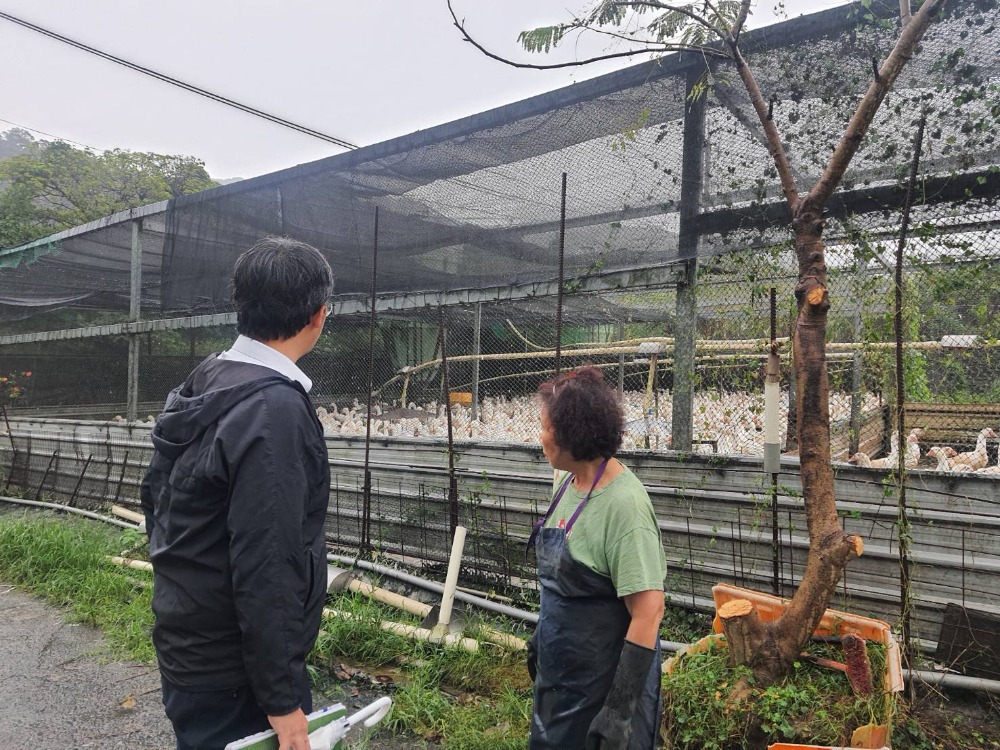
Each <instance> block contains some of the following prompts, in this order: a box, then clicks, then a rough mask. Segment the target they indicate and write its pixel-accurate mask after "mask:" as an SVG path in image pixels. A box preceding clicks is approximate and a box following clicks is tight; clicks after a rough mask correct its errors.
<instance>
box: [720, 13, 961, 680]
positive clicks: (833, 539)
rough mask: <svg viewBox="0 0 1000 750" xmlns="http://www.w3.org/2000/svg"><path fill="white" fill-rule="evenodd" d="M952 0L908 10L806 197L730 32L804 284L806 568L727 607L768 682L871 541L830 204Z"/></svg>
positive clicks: (800, 350)
mask: <svg viewBox="0 0 1000 750" xmlns="http://www.w3.org/2000/svg"><path fill="white" fill-rule="evenodd" d="M746 1H747V0H744V3H746ZM944 3H945V0H928V1H927V2H925V3H924V5H923V7H921V9H920V11H918V12H917V14H916V15H914V16H913V17H912V18H910V19H909V22H906V21H905V19H904V25H903V29H902V32H901V34H900V37H899V39H898V40H897V42H896V46H895V47H894V48H893V50H892V52H891V53H890V54H889V56H888V58H887V59H886V61H885V62H884V63H883V64H882V66H881V67H880V68H879V69H878V70H877V72H876V73H875V78H874V80H873V81H872V83H871V85H870V86H869V88H868V91H867V92H866V93H865V95H864V96H863V97H862V99H861V101H860V102H859V103H858V106H857V109H856V110H855V112H854V114H853V116H852V117H851V120H850V123H849V124H848V127H847V130H846V131H845V133H844V136H843V138H842V139H841V141H840V143H839V144H838V146H837V148H836V149H835V151H834V153H833V155H832V156H831V158H830V161H829V163H828V164H827V166H826V169H825V170H824V171H823V174H822V176H821V177H820V179H819V181H818V182H817V183H816V185H814V186H813V188H812V189H811V190H810V191H809V193H808V194H807V195H806V196H804V197H803V196H800V195H799V194H798V192H797V190H796V186H795V180H794V177H793V175H792V171H791V169H790V166H789V164H788V161H787V158H786V156H785V153H784V147H783V146H782V144H781V141H780V138H779V137H778V133H777V130H776V129H775V127H774V123H773V121H772V118H771V111H770V107H769V106H768V105H767V103H766V99H765V97H764V95H763V93H762V92H761V91H760V89H759V87H758V85H757V82H756V80H755V79H754V77H753V74H752V73H751V72H750V70H749V67H748V66H747V64H746V61H745V60H744V58H743V56H742V55H741V54H740V51H739V49H738V47H737V46H736V34H733V35H731V36H730V40H731V47H732V51H733V59H734V61H735V63H736V69H737V72H738V73H739V75H740V78H741V79H742V80H743V83H744V85H745V86H746V89H747V92H748V93H749V95H750V101H751V103H752V104H753V106H754V108H755V110H756V111H757V114H758V116H759V118H760V121H761V125H762V127H763V129H764V133H765V136H766V138H767V141H768V144H769V147H770V151H771V155H772V157H773V158H774V162H775V166H776V168H777V170H778V175H779V178H780V180H781V186H782V191H783V193H784V195H785V198H786V200H787V201H788V205H789V208H790V209H791V212H792V231H793V234H794V237H795V252H796V257H797V259H798V272H799V281H798V284H797V285H796V287H795V298H796V301H797V303H798V317H797V319H796V321H795V330H794V332H793V336H792V356H793V359H794V367H795V385H796V389H795V406H796V416H797V427H798V448H799V461H800V464H799V473H800V476H801V479H802V496H803V500H804V503H805V511H806V525H807V528H808V531H809V555H808V558H807V560H806V569H805V572H804V574H803V576H802V580H801V581H800V583H799V587H798V589H797V590H796V592H795V595H794V596H793V597H792V600H791V602H790V603H789V605H788V608H787V609H786V610H785V611H784V612H783V613H782V615H781V617H780V618H779V619H777V620H775V621H773V622H764V621H763V620H761V619H760V618H759V617H757V615H756V613H755V612H753V610H752V607H751V608H748V607H745V606H733V607H727V608H726V610H725V612H723V611H720V612H719V615H720V620H721V621H722V625H723V630H724V631H725V633H726V639H727V642H731V643H732V644H733V645H734V646H735V647H736V649H735V652H734V653H733V655H732V656H733V658H734V659H735V660H736V662H737V663H742V664H746V665H747V666H749V667H750V668H751V669H752V670H753V673H754V678H755V680H756V683H757V684H758V685H759V686H766V685H769V684H772V683H773V682H775V681H777V680H778V679H780V678H781V677H783V676H784V675H786V674H788V673H789V672H790V671H791V669H792V664H793V662H794V661H795V660H796V659H797V658H798V656H799V654H800V653H801V651H802V648H803V647H804V646H805V644H806V642H807V641H808V640H809V637H810V636H811V635H812V633H813V631H814V630H815V629H816V626H817V625H818V624H819V621H820V619H821V618H822V616H823V613H824V612H825V611H826V608H827V606H828V605H829V603H830V600H831V598H832V597H833V594H834V592H835V591H836V588H837V583H838V582H839V581H840V577H841V575H843V572H844V568H845V567H846V566H847V563H848V562H849V561H850V560H851V558H852V557H854V556H857V555H860V554H861V553H862V550H863V549H864V543H863V541H862V539H861V537H858V536H855V535H849V534H845V533H844V531H843V529H842V528H841V525H840V518H839V517H838V515H837V504H836V500H835V498H834V494H833V466H832V464H831V461H830V458H831V455H830V386H829V381H828V379H827V368H826V324H827V311H828V310H829V307H830V300H829V295H828V293H827V286H826V281H827V273H826V256H825V248H824V245H823V228H824V224H825V222H824V221H823V207H824V205H825V204H826V202H827V200H829V198H830V196H831V195H832V194H833V191H834V190H836V188H837V186H838V185H839V184H840V181H841V179H842V178H843V175H844V172H845V171H846V170H847V167H848V165H849V164H850V162H851V159H852V158H853V157H854V154H855V153H857V150H858V148H859V146H860V144H861V141H862V140H863V138H864V136H865V134H866V133H867V131H868V127H869V126H870V125H871V122H872V120H873V119H874V117H875V113H876V112H877V111H878V108H879V106H880V105H881V103H882V100H883V99H884V97H885V95H886V93H888V91H889V89H890V88H891V87H892V85H893V83H894V82H895V80H896V78H897V76H898V75H899V73H900V71H901V70H902V68H903V66H904V65H905V64H906V62H907V61H908V60H909V58H910V56H911V55H912V54H913V51H914V49H915V48H916V46H917V44H918V43H919V41H920V39H921V37H922V36H923V33H924V31H926V29H927V27H928V26H929V25H930V21H931V16H932V14H933V13H935V12H936V11H937V10H939V9H940V8H941V7H942V6H943V5H944ZM789 406H791V405H789ZM746 603H747V602H744V604H746Z"/></svg>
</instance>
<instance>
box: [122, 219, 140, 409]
mask: <svg viewBox="0 0 1000 750" xmlns="http://www.w3.org/2000/svg"><path fill="white" fill-rule="evenodd" d="M141 236H142V219H133V220H132V257H131V261H130V271H131V272H130V274H129V296H128V319H129V322H131V323H138V322H139V319H140V316H141V314H142V307H141V304H140V301H141V297H142V241H141ZM127 388H128V391H127V393H126V394H125V418H126V419H127V420H128V421H129V422H135V421H136V419H137V418H138V416H139V333H138V331H137V330H132V331H130V332H129V334H128V385H127Z"/></svg>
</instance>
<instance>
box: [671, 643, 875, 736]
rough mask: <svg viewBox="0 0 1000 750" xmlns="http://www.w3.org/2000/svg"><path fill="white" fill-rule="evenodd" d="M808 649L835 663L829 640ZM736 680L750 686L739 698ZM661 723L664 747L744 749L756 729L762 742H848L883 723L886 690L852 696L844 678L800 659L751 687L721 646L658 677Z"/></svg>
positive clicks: (750, 679) (684, 660) (747, 674)
mask: <svg viewBox="0 0 1000 750" xmlns="http://www.w3.org/2000/svg"><path fill="white" fill-rule="evenodd" d="M807 651H808V652H809V653H812V654H815V655H816V656H820V657H825V658H829V659H834V660H842V656H841V654H840V650H839V648H838V647H837V646H834V645H831V644H810V645H809V647H807ZM868 655H869V658H870V659H871V663H872V674H873V676H874V679H875V683H876V685H879V686H880V685H881V684H882V679H883V678H882V675H884V673H885V648H884V646H882V645H881V644H877V643H871V642H869V644H868ZM741 681H745V682H747V683H748V684H749V685H750V689H751V693H750V696H749V697H748V698H747V699H746V700H743V701H741V702H739V703H735V704H734V703H733V702H732V700H731V699H730V694H729V693H730V689H731V688H732V687H733V686H735V685H736V684H738V683H740V682H741ZM663 697H664V717H663V720H664V728H665V732H666V735H667V737H668V742H667V747H668V748H671V750H696V749H697V750H701V749H704V750H739V749H740V748H744V747H746V746H747V737H748V733H749V732H751V729H752V728H755V727H757V726H759V727H760V729H761V731H762V732H763V733H764V735H765V736H766V743H765V746H766V744H770V743H774V742H805V743H808V744H816V745H832V746H837V747H840V746H847V745H849V744H850V739H851V733H852V732H853V731H854V730H855V729H856V728H857V727H859V726H862V725H864V724H870V723H877V724H882V723H885V721H886V703H885V695H884V693H883V691H882V690H881V689H878V688H877V689H876V690H875V692H874V694H873V695H872V696H870V697H868V698H864V699H862V698H859V697H857V696H855V695H854V694H853V693H852V692H851V689H850V686H849V684H848V682H847V677H846V676H845V675H844V674H843V673H842V672H838V671H833V670H830V669H826V668H821V667H818V666H815V665H813V664H811V663H810V662H807V661H799V662H796V663H795V668H794V670H793V672H792V674H791V675H790V676H789V677H787V678H786V679H785V680H784V681H782V682H780V683H778V684H776V685H772V686H770V687H768V688H766V689H764V690H760V689H757V688H755V687H753V677H752V675H751V674H750V671H749V670H748V669H747V668H746V667H737V668H736V669H731V668H730V667H729V664H728V650H727V649H726V648H725V644H724V643H722V644H718V645H715V646H712V647H711V648H709V649H708V650H707V651H704V652H702V653H697V654H687V655H685V656H683V657H682V658H681V659H680V660H679V661H677V662H676V663H675V665H674V668H673V670H672V672H671V673H670V674H664V676H663Z"/></svg>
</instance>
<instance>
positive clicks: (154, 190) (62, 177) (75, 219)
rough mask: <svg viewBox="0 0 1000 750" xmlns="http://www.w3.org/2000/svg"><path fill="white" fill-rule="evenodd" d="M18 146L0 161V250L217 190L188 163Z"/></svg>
mask: <svg viewBox="0 0 1000 750" xmlns="http://www.w3.org/2000/svg"><path fill="white" fill-rule="evenodd" d="M29 138H30V136H29ZM18 145H19V146H20V149H19V153H16V154H15V155H13V156H10V157H9V158H6V159H4V160H3V161H0V247H13V246H16V245H20V244H22V243H25V242H30V241H31V240H33V239H37V238H38V237H44V236H45V235H48V234H52V233H54V232H58V231H60V230H63V229H68V228H70V227H74V226H77V225H79V224H85V223H86V222H88V221H93V220H95V219H99V218H101V217H103V216H108V215H109V214H113V213H116V212H118V211H123V210H125V209H128V208H133V207H135V206H142V205H145V204H147V203H155V202H157V201H162V200H168V199H170V198H177V197H179V196H181V195H184V194H186V193H194V192H198V191H200V190H207V189H208V188H211V187H215V184H216V183H215V182H214V181H213V180H212V178H211V177H209V176H208V173H207V172H206V171H205V166H204V164H203V163H202V162H201V161H200V160H198V159H195V158H193V157H190V156H167V155H163V154H155V153H142V152H135V151H125V150H122V149H113V150H111V151H105V152H104V153H102V154H95V153H93V152H91V151H88V150H85V149H81V148H76V147H75V146H71V145H70V144H68V143H65V142H63V141H54V142H40V141H34V140H24V139H20V140H19V141H18Z"/></svg>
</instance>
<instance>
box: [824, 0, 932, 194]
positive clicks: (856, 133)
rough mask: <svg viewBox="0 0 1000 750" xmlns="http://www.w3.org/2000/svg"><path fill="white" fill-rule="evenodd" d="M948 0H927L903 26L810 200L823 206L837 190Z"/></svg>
mask: <svg viewBox="0 0 1000 750" xmlns="http://www.w3.org/2000/svg"><path fill="white" fill-rule="evenodd" d="M904 2H905V0H904ZM945 2H946V0H927V2H925V3H924V4H923V5H922V6H921V8H920V10H919V11H917V13H916V15H914V16H913V17H912V18H911V19H910V22H909V23H907V24H906V25H905V26H904V27H903V29H902V31H901V33H900V35H899V39H897V40H896V45H895V46H894V47H893V48H892V52H890V53H889V57H887V58H886V60H885V62H884V63H883V64H882V67H881V68H880V69H879V71H878V73H877V74H876V76H875V80H874V81H872V82H871V85H870V86H869V87H868V91H866V92H865V95H864V97H863V98H862V99H861V102H860V103H859V104H858V107H857V109H856V110H855V111H854V116H853V117H851V121H850V123H848V125H847V130H845V131H844V136H843V138H841V140H840V143H838V144H837V148H836V149H835V150H834V152H833V156H832V157H831V158H830V162H829V163H828V164H827V165H826V169H825V170H824V171H823V174H822V176H821V177H820V178H819V180H818V181H817V183H816V184H815V185H814V186H813V189H812V190H811V191H809V201H810V202H811V203H813V204H814V205H817V206H822V205H823V204H825V203H826V202H827V200H829V198H830V196H831V195H833V191H834V190H836V189H837V186H838V185H839V184H840V181H841V180H842V179H843V177H844V173H845V172H846V171H847V167H848V166H849V165H850V163H851V159H853V158H854V155H855V154H856V153H857V152H858V149H859V148H860V147H861V141H862V140H864V137H865V135H866V134H867V132H868V128H869V127H870V126H871V124H872V121H873V120H874V119H875V115H876V113H877V112H878V109H879V106H881V104H882V100H883V99H885V96H886V94H888V93H889V90H890V89H891V88H892V86H893V84H894V83H895V82H896V78H897V77H898V76H899V74H900V72H901V71H902V70H903V66H904V65H906V63H907V61H908V60H909V59H910V57H912V56H913V51H914V50H915V49H916V47H917V44H919V43H920V40H921V38H922V37H923V35H924V32H925V31H927V27H928V26H930V23H931V19H932V17H933V15H934V14H935V13H937V12H938V11H939V10H940V9H941V8H942V7H943V6H944V4H945Z"/></svg>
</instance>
